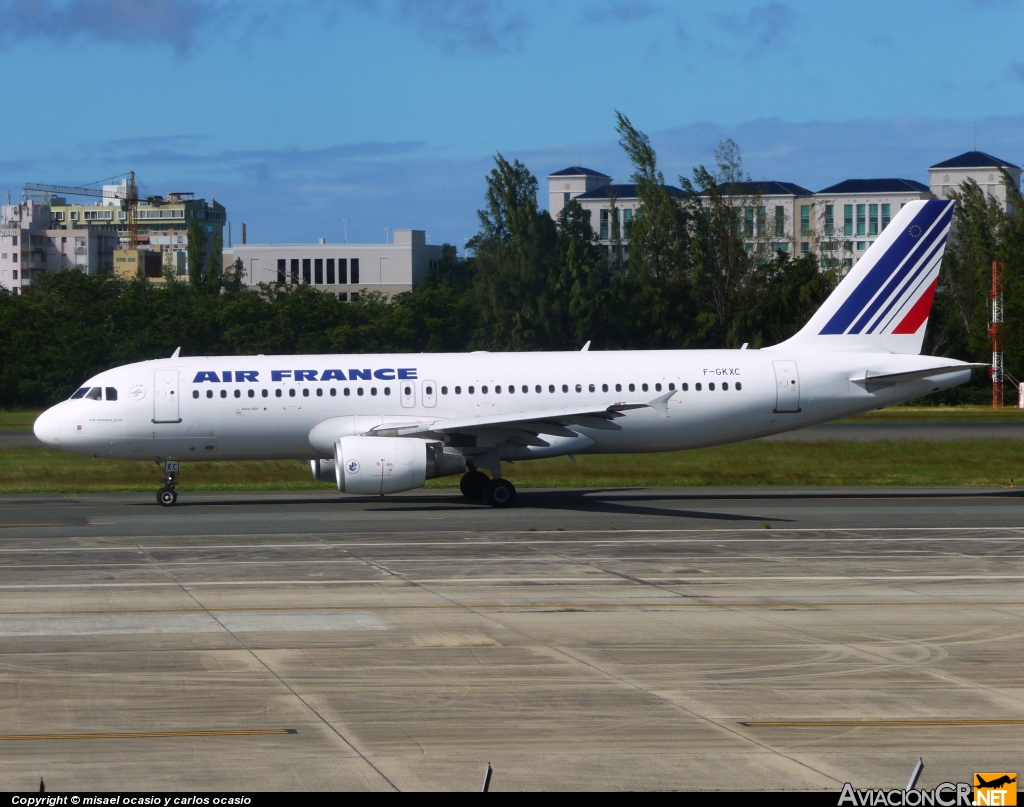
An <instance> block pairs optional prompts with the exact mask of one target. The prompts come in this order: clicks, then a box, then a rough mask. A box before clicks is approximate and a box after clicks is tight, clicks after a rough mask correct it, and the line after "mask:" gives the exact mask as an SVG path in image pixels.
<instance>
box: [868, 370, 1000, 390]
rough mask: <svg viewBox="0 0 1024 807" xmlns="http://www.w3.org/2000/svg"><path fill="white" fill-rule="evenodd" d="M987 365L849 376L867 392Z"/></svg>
mask: <svg viewBox="0 0 1024 807" xmlns="http://www.w3.org/2000/svg"><path fill="white" fill-rule="evenodd" d="M988 366H989V365H987V364H949V365H945V366H943V367H925V368H924V369H922V370H909V371H907V372H905V373H881V374H879V375H873V374H865V375H863V376H861V377H860V378H851V379H850V381H852V382H853V383H854V384H859V385H860V386H862V387H864V388H865V389H866V390H867V391H868V392H874V391H875V390H877V389H884V388H885V387H891V386H893V385H894V384H899V383H901V382H903V381H919V380H921V379H922V378H932V377H933V376H937V375H947V374H949V373H960V372H963V371H964V370H981V369H984V368H987V367H988Z"/></svg>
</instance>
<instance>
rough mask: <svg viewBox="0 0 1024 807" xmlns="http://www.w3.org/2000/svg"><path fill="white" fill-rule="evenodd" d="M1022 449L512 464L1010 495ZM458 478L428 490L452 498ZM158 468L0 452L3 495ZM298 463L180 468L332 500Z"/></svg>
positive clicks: (1020, 474) (988, 443)
mask: <svg viewBox="0 0 1024 807" xmlns="http://www.w3.org/2000/svg"><path fill="white" fill-rule="evenodd" d="M1021 448H1022V446H1021V444H1020V443H1019V442H1018V441H1016V440H1006V441H1004V440H964V441H950V442H912V441H885V442H876V443H853V442H850V443H840V442H828V443H825V442H822V443H784V442H778V443H769V442H762V441H753V442H747V443H736V444H733V445H727V446H719V447H715V448H702V449H696V450H693V451H676V452H671V453H664V454H621V455H612V456H593V457H588V456H581V457H579V465H575V466H574V465H573V464H572V463H571V462H570V461H569V460H568V459H567V458H566V457H556V458H554V459H548V460H531V461H529V462H517V463H507V464H506V465H505V473H506V475H507V476H508V478H509V479H511V480H512V481H513V482H514V483H515V484H516V485H517V486H519V487H524V488H528V487H649V486H681V487H685V486H700V485H943V486H945V485H949V486H985V487H990V486H991V487H1000V486H1009V485H1010V484H1011V479H1013V480H1017V479H1024V451H1022V450H1021ZM458 481H459V478H458V477H457V476H454V477H446V478H444V479H434V480H431V481H430V482H428V483H427V487H429V488H450V487H456V486H457V485H458ZM159 482H160V477H159V471H158V469H157V466H156V464H155V463H152V462H134V461H127V460H103V459H93V458H91V457H80V456H77V455H73V454H63V453H60V452H58V451H54V450H52V449H48V448H12V449H4V450H0V493H30V492H31V493H77V492H86V491H155V490H156V488H157V487H159ZM331 487H333V485H331V484H324V483H319V482H314V481H313V479H312V478H311V475H310V471H309V465H308V464H307V463H303V462H299V461H296V460H272V461H271V460H266V461H251V462H196V463H187V462H183V463H182V475H181V485H180V490H183V491H187V490H327V489H330V488H331Z"/></svg>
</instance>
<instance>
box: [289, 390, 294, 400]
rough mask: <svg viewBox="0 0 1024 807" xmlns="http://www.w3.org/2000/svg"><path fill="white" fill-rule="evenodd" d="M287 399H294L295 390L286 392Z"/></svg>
mask: <svg viewBox="0 0 1024 807" xmlns="http://www.w3.org/2000/svg"><path fill="white" fill-rule="evenodd" d="M288 397H289V398H294V397H295V389H294V388H292V389H290V390H288Z"/></svg>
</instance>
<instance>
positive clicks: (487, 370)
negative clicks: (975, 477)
mask: <svg viewBox="0 0 1024 807" xmlns="http://www.w3.org/2000/svg"><path fill="white" fill-rule="evenodd" d="M794 362H795V369H794V366H793V364H792V363H794ZM780 363H782V364H781V365H780ZM949 364H950V360H949V359H941V358H935V357H930V356H917V355H893V354H890V353H860V352H836V353H832V352H829V353H825V352H813V351H808V352H806V353H802V352H794V351H792V350H785V349H780V348H769V349H764V350H666V351H621V352H618V351H617V352H596V351H595V352H572V353H568V352H562V353H470V354H404V355H307V356H255V357H253V356H250V357H230V358H227V357H225V358H216V357H212V358H211V357H189V358H172V359H161V360H158V361H148V362H140V363H138V364H131V365H126V366H123V367H118V368H116V369H113V370H109V371H107V372H104V373H100V374H99V375H97V376H96V377H94V378H92V379H90V380H89V381H88V382H87V383H86V384H85V385H84V386H85V387H89V388H95V387H102V388H104V389H106V388H108V387H109V388H111V389H114V390H116V391H117V392H116V400H108V399H107V398H108V396H107V395H104V396H103V398H102V399H100V400H94V399H91V398H88V397H82V398H79V399H75V400H68V401H64V402H63V403H60V404H57V405H56V406H54V407H52V408H51V409H49V410H47V412H45V413H44V414H43V415H41V416H40V418H39V420H38V421H37V423H36V427H35V431H36V434H37V436H39V438H40V439H41V440H43V442H44V443H46V444H48V445H51V446H54V447H57V448H59V449H61V450H63V451H69V452H72V453H76V454H84V455H89V456H98V457H110V458H118V459H146V460H154V459H159V460H166V459H175V460H180V461H186V462H187V461H193V460H194V461H202V460H255V459H315V458H317V457H323V456H325V455H324V454H323V453H322V452H317V451H316V450H314V449H313V448H312V447H311V445H310V437H309V435H310V431H311V430H312V429H313V428H314V427H315V426H317V424H319V423H322V422H323V421H325V420H328V419H330V418H338V417H346V416H351V417H353V418H355V420H354V421H353V422H354V423H355V431H356V432H357V433H358V432H361V431H366V430H369V429H371V428H373V427H374V426H378V425H380V424H408V423H417V422H423V421H435V420H438V419H454V418H459V419H463V418H467V417H476V416H491V415H505V414H509V415H514V414H516V413H522V412H531V411H537V410H551V409H558V408H569V407H582V406H591V405H593V406H596V407H604V406H611V405H613V404H616V403H622V402H641V403H643V402H647V401H651V400H653V399H655V398H657V397H659V396H662V395H664V394H666V393H667V392H669V391H670V390H671V389H673V388H674V389H675V394H674V395H672V397H671V398H670V399H669V401H668V408H667V414H663V413H662V412H660V411H658V410H657V409H655V408H639V409H632V410H629V411H626V412H625V413H624V414H623V416H622V417H620V418H618V419H616V420H615V426H616V427H618V428H613V429H608V428H589V427H587V426H580V425H573V426H572V432H575V433H576V434H577V435H579V436H578V437H575V438H573V437H565V436H562V437H558V438H549V439H547V442H548V443H549V445H548V446H547V447H538V446H529V445H515V444H511V443H508V442H502V435H501V434H500V433H495V432H494V431H493V430H492V431H491V432H487V433H486V434H484V433H481V438H480V439H481V441H482V442H478V443H477V444H476V445H475V446H467V447H466V449H465V453H467V454H473V453H474V452H480V451H485V450H488V448H489V446H488V445H487V444H486V443H487V441H488V440H490V441H492V443H493V445H492V446H490V449H491V450H495V451H497V452H498V453H499V455H500V459H502V460H516V459H530V458H534V457H544V456H554V455H558V454H569V453H575V454H588V453H589V454H603V453H626V452H653V451H673V450H678V449H686V448H697V447H701V446H712V445H718V444H723V443H730V442H735V441H738V440H747V439H750V438H753V437H759V436H763V435H770V434H775V433H778V432H783V431H789V430H792V429H797V428H800V427H803V426H808V425H811V424H814V423H821V422H823V421H828V420H833V419H835V418H839V417H844V416H847V415H852V414H856V413H858V412H864V411H868V410H871V409H878V408H880V407H884V406H889V405H892V404H896V403H901V402H903V401H907V400H911V399H913V398H917V397H919V396H922V395H926V394H928V393H930V392H933V391H936V390H938V389H945V388H948V387H952V386H956V385H957V384H962V383H964V382H965V381H967V380H969V378H970V369H966V368H965V369H964V370H963V372H952V373H946V374H945V375H941V376H937V377H935V378H926V379H919V380H913V381H907V382H902V383H897V384H894V385H890V386H888V387H886V388H884V389H880V390H875V391H868V390H867V389H865V388H864V387H863V386H862V385H858V384H856V383H854V382H853V381H851V379H852V378H859V377H863V376H864V375H865V373H870V374H872V375H877V374H886V373H899V372H907V371H913V370H920V369H922V368H930V367H933V366H934V367H938V366H940V365H946V366H948V365H949ZM787 368H788V369H787ZM353 371H356V372H353ZM367 376H368V377H367ZM403 376H404V377H403ZM227 378H230V379H231V380H226V379H227ZM214 379H216V380H214ZM794 382H795V383H794ZM780 387H781V388H782V389H780ZM510 388H514V392H510V391H509V390H510ZM499 389H500V392H499ZM456 390H458V391H456ZM470 390H472V392H471V391H470ZM538 390H539V391H538ZM110 397H112V396H110ZM780 410H798V411H780ZM455 447H456V448H457V447H458V446H455Z"/></svg>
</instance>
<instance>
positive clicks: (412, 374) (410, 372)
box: [192, 367, 417, 384]
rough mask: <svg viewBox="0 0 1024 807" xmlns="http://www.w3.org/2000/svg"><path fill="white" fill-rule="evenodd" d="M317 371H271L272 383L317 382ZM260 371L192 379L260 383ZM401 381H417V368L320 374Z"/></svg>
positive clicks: (200, 374)
mask: <svg viewBox="0 0 1024 807" xmlns="http://www.w3.org/2000/svg"><path fill="white" fill-rule="evenodd" d="M317 372H318V371H317V370H271V371H270V380H271V381H287V380H289V379H292V380H295V381H316V380H317ZM259 375H260V372H259V370H223V371H221V374H220V375H219V376H218V375H217V373H216V372H214V371H213V370H200V371H199V372H198V373H196V377H195V378H193V379H192V383H193V384H202V383H203V382H204V381H210V382H213V383H217V384H219V383H220V382H222V381H223V382H230V381H231V380H232V377H233V378H234V380H235V382H236V383H241V382H246V381H248V382H252V383H254V384H255V383H259ZM396 377H397V378H400V379H403V380H405V379H416V378H417V375H416V368H415V367H399V368H398V369H397V370H395V369H394V368H393V367H384V368H381V369H380V370H370V369H365V370H349V371H348V378H347V379H346V378H345V373H344V372H343V371H342V370H324V371H323V372H322V373H320V379H319V380H320V381H356V380H357V379H360V380H363V381H369V380H371V379H372V378H379V379H380V380H381V381H394V380H395V378H396Z"/></svg>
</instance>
